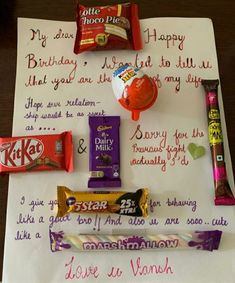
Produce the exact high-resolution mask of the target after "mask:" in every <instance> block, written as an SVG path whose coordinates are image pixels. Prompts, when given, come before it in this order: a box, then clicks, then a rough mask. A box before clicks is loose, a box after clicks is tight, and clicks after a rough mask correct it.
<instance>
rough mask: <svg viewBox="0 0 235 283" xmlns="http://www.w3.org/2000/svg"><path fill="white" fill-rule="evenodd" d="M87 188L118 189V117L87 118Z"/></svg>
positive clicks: (119, 182)
mask: <svg viewBox="0 0 235 283" xmlns="http://www.w3.org/2000/svg"><path fill="white" fill-rule="evenodd" d="M89 126H90V160H89V167H90V173H91V177H90V179H89V181H88V187H89V188H104V187H120V186H121V179H120V145H119V144H120V141H119V126H120V117H119V116H104V117H100V116H99V117H96V116H91V117H89Z"/></svg>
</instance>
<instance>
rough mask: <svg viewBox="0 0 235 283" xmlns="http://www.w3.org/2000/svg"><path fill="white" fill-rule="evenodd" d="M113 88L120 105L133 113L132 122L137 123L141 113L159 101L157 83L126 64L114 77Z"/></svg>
mask: <svg viewBox="0 0 235 283" xmlns="http://www.w3.org/2000/svg"><path fill="white" fill-rule="evenodd" d="M112 87H113V91H114V94H115V96H116V98H117V100H118V101H119V103H120V104H121V105H122V106H123V107H124V108H125V109H127V110H129V111H131V112H132V120H134V121H137V120H139V117H140V112H142V111H145V110H147V109H148V108H150V107H151V106H152V105H153V104H154V102H155V101H156V99H157V95H158V90H157V86H156V84H155V82H154V81H153V80H152V79H151V78H150V77H149V76H147V75H146V74H144V73H143V72H142V71H141V70H140V69H139V68H135V67H133V66H130V65H128V64H125V65H123V66H121V67H120V68H118V69H117V70H116V71H115V72H114V73H113V77H112Z"/></svg>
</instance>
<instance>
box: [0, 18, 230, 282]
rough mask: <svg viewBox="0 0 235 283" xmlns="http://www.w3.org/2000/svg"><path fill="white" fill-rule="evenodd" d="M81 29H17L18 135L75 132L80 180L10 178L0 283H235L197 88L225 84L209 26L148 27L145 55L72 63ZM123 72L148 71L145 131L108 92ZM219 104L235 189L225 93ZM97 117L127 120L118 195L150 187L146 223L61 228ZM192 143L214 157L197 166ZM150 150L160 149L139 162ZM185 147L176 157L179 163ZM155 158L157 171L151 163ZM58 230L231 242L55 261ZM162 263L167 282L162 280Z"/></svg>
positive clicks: (179, 22) (86, 57) (93, 222)
mask: <svg viewBox="0 0 235 283" xmlns="http://www.w3.org/2000/svg"><path fill="white" fill-rule="evenodd" d="M75 30H76V26H75V23H74V22H73V23H70V22H57V21H47V20H36V19H22V18H21V19H19V20H18V57H17V77H16V89H15V108H14V121H13V135H14V136H17V135H32V134H40V133H41V134H48V133H59V132H62V131H65V130H72V131H73V134H74V145H75V147H74V157H75V170H74V173H72V174H68V173H66V172H40V173H29V174H27V173H25V174H24V173H23V174H15V175H11V176H10V184H9V199H8V210H7V224H6V242H5V256H4V270H3V282H4V283H14V282H24V283H27V282H30V283H31V282H35V283H37V282H50V283H55V282H61V283H62V282H67V281H70V282H76V281H79V282H97V283H98V282H102V283H103V282H111V281H117V280H119V281H120V280H121V282H128V283H130V282H148V283H149V282H156V280H158V281H159V282H174V283H177V282H180V283H183V282H207V283H210V282H211V283H212V282H213V283H215V282H226V283H229V282H234V276H235V268H234V266H235V260H234V258H235V245H234V239H235V237H234V233H235V221H234V211H235V210H234V207H223V206H221V207H215V206H214V204H213V200H214V188H213V176H212V167H211V166H212V165H211V156H210V150H209V146H208V136H207V118H206V109H205V95H204V91H203V89H202V87H201V86H200V83H199V81H200V78H218V77H219V74H218V63H217V56H216V47H215V40H214V32H213V25H212V22H211V20H209V19H190V18H188V19H186V18H154V19H145V20H141V30H142V36H143V41H144V49H143V51H140V52H134V51H107V52H93V53H92V52H90V53H83V54H80V55H75V54H73V44H74V36H75ZM125 62H131V63H132V64H134V65H137V66H142V67H143V70H144V71H145V72H146V73H147V74H148V75H150V76H151V77H152V78H154V79H155V80H156V82H157V84H158V87H159V96H158V99H157V102H156V103H155V105H154V106H153V107H152V108H151V109H149V110H148V111H146V112H143V113H141V119H140V121H138V122H133V121H131V119H130V113H129V112H127V111H126V110H124V109H122V108H121V106H120V105H119V104H118V102H117V101H116V99H115V97H114V94H113V92H112V87H111V84H110V78H111V75H112V72H113V70H114V69H115V68H116V67H118V66H119V65H120V64H122V63H125ZM219 99H220V110H221V116H222V123H223V125H222V126H223V134H224V146H225V153H226V164H227V171H228V176H229V181H230V185H231V187H232V189H233V188H234V182H233V176H232V167H231V160H230V154H229V149H228V142H227V135H226V126H225V121H224V113H223V106H222V97H221V92H220V93H219ZM94 113H98V114H105V115H120V116H121V128H120V133H121V178H122V188H121V189H122V190H126V191H134V190H136V189H137V188H140V187H148V188H149V189H150V193H151V207H150V216H149V218H147V219H138V218H128V217H118V215H115V216H113V215H104V216H101V215H94V216H91V215H80V216H78V215H72V216H71V217H70V218H69V220H68V221H65V222H62V223H55V222H56V219H55V215H56V205H54V203H55V200H56V187H57V185H65V186H67V187H69V188H71V189H73V190H87V181H88V177H89V172H88V170H89V169H88V159H89V127H88V115H89V114H94ZM49 115H51V116H53V115H54V116H55V115H56V116H57V118H48V117H49ZM60 116H61V117H60ZM43 117H44V118H43ZM45 117H47V118H45ZM190 142H194V143H196V144H197V145H202V146H204V147H205V148H206V155H205V156H203V157H201V158H199V159H197V160H193V159H192V157H191V156H190V154H189V152H188V151H187V149H186V148H187V145H188V144H189V143H190ZM143 147H147V148H148V149H150V148H151V147H159V148H160V149H159V151H156V152H154V153H148V152H145V153H142V152H140V151H141V148H143ZM176 149H178V150H179V152H177V153H175V151H176ZM153 158H155V164H154V165H146V164H144V163H145V162H147V161H148V160H150V159H153ZM136 163H141V164H139V165H137V164H136ZM180 201H181V202H183V201H184V205H183V204H182V203H181V204H182V205H180ZM177 204H178V205H177ZM57 225H60V226H62V227H64V229H66V227H67V228H71V227H74V231H75V232H84V233H91V232H92V233H102V232H107V231H108V232H110V231H111V230H113V229H115V230H118V231H119V232H121V231H123V230H124V229H131V230H132V232H133V231H134V230H136V231H137V230H138V231H139V230H143V229H146V230H148V231H151V232H152V233H157V232H158V231H160V230H161V231H181V230H186V231H192V230H200V229H201V230H205V229H207V230H209V229H220V230H222V231H224V232H225V233H224V236H223V238H222V243H221V246H220V249H219V250H218V251H214V252H213V253H211V252H205V251H197V250H195V251H190V252H189V251H180V252H179V251H169V250H163V251H149V252H144V251H143V252H112V251H110V252H91V253H89V252H88V253H85V252H83V253H71V252H69V251H64V252H58V253H52V252H51V251H50V245H49V237H48V230H49V227H50V228H52V229H53V228H54V227H56V226H57ZM153 265H155V266H157V267H158V272H156V270H155V271H153V268H151V266H153ZM151 270H152V271H151ZM111 271H113V273H112V272H111Z"/></svg>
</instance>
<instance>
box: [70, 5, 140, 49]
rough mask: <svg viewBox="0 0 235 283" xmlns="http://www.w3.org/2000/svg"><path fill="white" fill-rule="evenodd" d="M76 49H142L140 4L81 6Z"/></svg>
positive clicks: (79, 7)
mask: <svg viewBox="0 0 235 283" xmlns="http://www.w3.org/2000/svg"><path fill="white" fill-rule="evenodd" d="M76 20H77V34H76V40H75V45H74V52H75V53H76V54H77V53H81V52H84V51H91V50H92V51H94V50H108V49H134V50H139V49H142V40H141V33H140V24H139V18H138V7H137V5H136V4H133V3H124V4H117V5H112V6H111V5H108V6H95V7H85V6H83V5H78V6H77V15H76Z"/></svg>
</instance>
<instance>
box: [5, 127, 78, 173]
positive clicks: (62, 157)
mask: <svg viewBox="0 0 235 283" xmlns="http://www.w3.org/2000/svg"><path fill="white" fill-rule="evenodd" d="M45 170H66V171H68V172H72V171H73V143H72V133H71V132H63V133H61V134H53V135H37V136H25V137H23V136H21V137H11V138H0V172H1V173H15V172H25V171H28V172H30V171H45Z"/></svg>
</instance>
